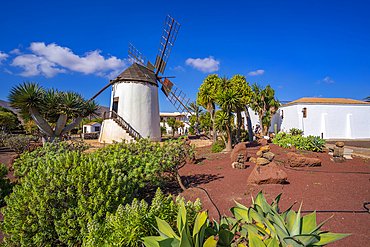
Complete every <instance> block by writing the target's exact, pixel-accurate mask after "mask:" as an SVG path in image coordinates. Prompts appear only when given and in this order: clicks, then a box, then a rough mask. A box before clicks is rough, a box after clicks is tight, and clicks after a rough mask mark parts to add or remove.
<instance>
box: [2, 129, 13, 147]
mask: <svg viewBox="0 0 370 247" xmlns="http://www.w3.org/2000/svg"><path fill="white" fill-rule="evenodd" d="M11 136H12V135H11V134H8V133H6V132H5V131H0V147H5V146H6V145H7V144H6V141H7V140H8V138H9V137H11Z"/></svg>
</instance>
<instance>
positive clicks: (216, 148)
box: [211, 140, 226, 153]
mask: <svg viewBox="0 0 370 247" xmlns="http://www.w3.org/2000/svg"><path fill="white" fill-rule="evenodd" d="M225 147H226V146H225V142H224V141H223V140H218V141H216V143H215V144H213V146H212V148H211V152H212V153H218V152H221V151H222V150H224V149H225Z"/></svg>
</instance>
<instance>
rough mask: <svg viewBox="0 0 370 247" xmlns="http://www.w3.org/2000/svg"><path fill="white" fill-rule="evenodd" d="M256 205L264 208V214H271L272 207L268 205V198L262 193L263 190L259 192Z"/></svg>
mask: <svg viewBox="0 0 370 247" xmlns="http://www.w3.org/2000/svg"><path fill="white" fill-rule="evenodd" d="M255 204H256V205H259V206H260V207H261V208H262V210H263V212H265V213H267V212H269V209H270V205H269V204H268V203H267V201H266V198H265V196H264V195H263V193H262V190H260V192H258V194H257V196H256V199H255Z"/></svg>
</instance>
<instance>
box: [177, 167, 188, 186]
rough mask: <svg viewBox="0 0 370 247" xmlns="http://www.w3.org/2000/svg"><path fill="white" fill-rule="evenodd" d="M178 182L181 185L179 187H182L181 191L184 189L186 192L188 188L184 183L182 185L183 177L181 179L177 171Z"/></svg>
mask: <svg viewBox="0 0 370 247" xmlns="http://www.w3.org/2000/svg"><path fill="white" fill-rule="evenodd" d="M176 180H177V182H178V183H179V185H180V187H181V189H182V190H186V188H185V186H184V184H183V183H182V181H181V177H180V174H179V172H178V171H176Z"/></svg>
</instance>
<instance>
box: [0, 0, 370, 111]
mask: <svg viewBox="0 0 370 247" xmlns="http://www.w3.org/2000/svg"><path fill="white" fill-rule="evenodd" d="M369 13H370V2H369V1H325V0H321V1H315V0H313V1H297V0H295V1H263V0H262V1H122V0H121V1H94V0H90V1H77V0H74V1H68V0H64V1H18V0H14V1H2V3H1V8H0V34H1V39H0V63H1V64H0V86H1V90H0V99H2V100H7V95H8V93H9V91H10V89H11V88H12V87H13V86H15V85H18V84H19V83H21V82H23V81H27V80H28V81H36V82H39V83H40V84H41V85H42V86H44V87H46V88H48V87H54V88H57V89H59V90H72V91H76V92H79V93H81V94H83V95H84V96H85V97H86V98H90V97H91V96H93V95H94V94H95V93H97V92H98V91H99V90H100V89H101V88H103V87H104V86H105V85H106V84H108V83H109V79H113V78H114V77H115V76H116V75H118V74H119V73H120V72H122V71H123V70H124V69H125V68H127V67H128V66H129V65H130V63H129V61H128V60H127V50H128V43H129V42H131V43H132V44H133V45H134V46H135V47H136V48H137V49H138V50H139V51H140V52H141V53H143V54H144V55H145V56H146V57H147V58H148V59H149V60H150V61H152V63H154V61H155V57H156V54H157V50H158V46H159V41H160V36H161V34H162V29H163V25H164V20H165V17H166V15H167V14H169V15H170V16H171V17H173V18H174V19H175V20H176V21H177V22H179V23H180V25H181V27H180V30H179V34H178V36H177V39H176V42H175V44H174V47H173V49H172V53H171V56H170V58H169V62H168V65H167V68H166V71H165V75H166V76H175V77H176V78H174V79H171V80H172V81H173V82H174V83H175V84H176V85H177V86H178V87H179V88H180V89H181V90H183V91H184V92H185V93H186V94H187V95H188V96H189V97H190V98H191V99H192V100H195V99H196V93H197V91H198V88H199V86H200V84H201V83H202V81H203V80H204V78H205V77H206V76H207V75H209V74H213V73H216V74H218V75H220V76H224V75H226V77H229V78H230V77H232V76H233V75H235V74H241V75H244V76H246V77H247V81H249V82H250V83H254V82H258V83H260V84H261V85H263V86H265V85H267V84H270V85H271V86H272V88H274V89H275V90H276V96H277V97H278V99H279V100H281V101H287V100H296V99H299V98H301V97H326V98H351V99H358V100H362V99H363V98H365V97H367V96H369V95H370V17H369V15H370V14H369ZM159 95H160V111H167V112H168V111H174V110H175V109H174V108H173V107H172V105H171V104H170V103H169V102H168V101H167V100H166V99H165V96H164V95H163V93H162V92H161V91H160V92H159ZM97 101H98V102H99V103H100V104H101V105H103V106H109V102H110V90H106V91H105V92H104V93H102V94H101V95H100V96H99V97H98V98H97Z"/></svg>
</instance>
